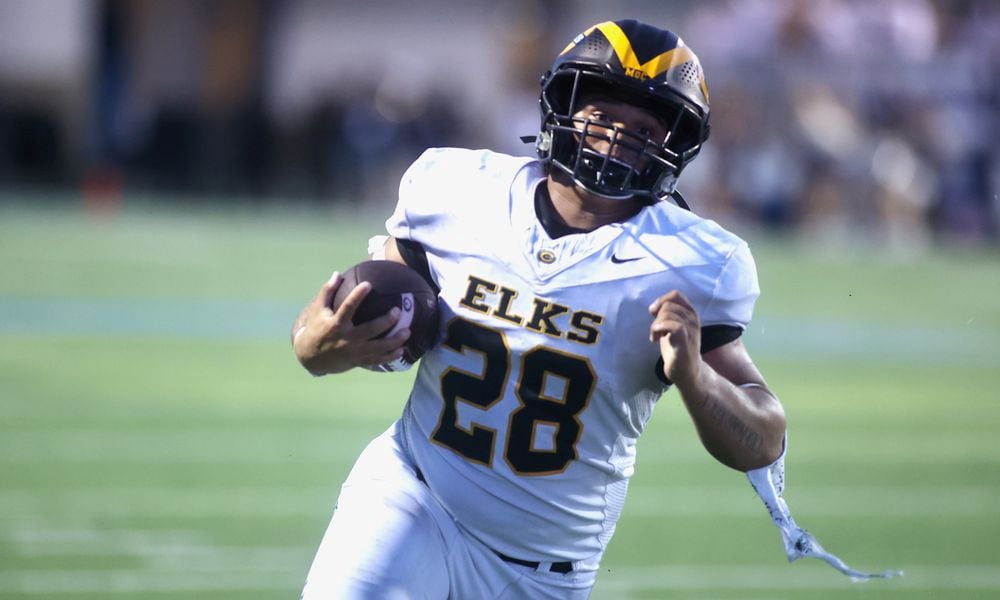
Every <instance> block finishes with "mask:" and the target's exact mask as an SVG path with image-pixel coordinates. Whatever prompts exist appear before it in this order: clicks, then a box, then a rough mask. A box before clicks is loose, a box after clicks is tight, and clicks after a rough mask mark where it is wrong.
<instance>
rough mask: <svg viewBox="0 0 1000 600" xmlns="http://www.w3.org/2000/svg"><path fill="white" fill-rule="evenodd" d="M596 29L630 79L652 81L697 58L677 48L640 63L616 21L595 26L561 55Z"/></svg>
mask: <svg viewBox="0 0 1000 600" xmlns="http://www.w3.org/2000/svg"><path fill="white" fill-rule="evenodd" d="M595 29H599V30H600V31H601V33H603V34H604V37H606V38H607V39H608V41H609V42H611V46H612V47H613V48H614V49H615V54H617V55H618V61H619V62H621V64H622V67H623V68H624V69H625V73H626V74H628V75H629V76H630V77H635V78H637V79H647V78H648V79H652V78H654V77H656V76H658V75H662V74H663V73H665V72H666V71H668V70H669V69H670V68H671V67H674V66H676V65H680V64H684V63H686V62H688V61H689V60H692V59H694V58H695V55H694V52H691V50H689V49H688V48H687V47H686V46H677V47H676V48H673V49H671V50H667V51H666V52H664V53H663V54H660V55H659V56H654V57H653V58H651V59H649V60H648V61H646V62H645V63H640V62H639V59H638V58H637V57H636V55H635V52H634V51H633V50H632V42H631V41H629V39H628V36H627V35H625V32H624V31H622V29H621V27H619V26H618V25H617V24H616V23H615V22H614V21H605V22H604V23H598V24H597V25H594V26H593V27H591V28H590V29H588V30H586V31H584V32H583V33H582V34H580V35H578V36H577V37H576V39H575V40H573V41H572V42H570V44H569V45H568V46H566V47H565V48H564V49H563V51H562V52H560V54H565V53H566V52H568V51H569V50H570V49H571V48H573V47H574V46H576V45H577V44H578V43H580V42H581V41H583V40H584V39H585V38H586V37H587V36H589V35H590V34H591V33H593V31H594V30H595ZM702 88H704V81H703V82H702ZM706 95H707V94H706Z"/></svg>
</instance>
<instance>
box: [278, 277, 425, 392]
mask: <svg viewBox="0 0 1000 600" xmlns="http://www.w3.org/2000/svg"><path fill="white" fill-rule="evenodd" d="M342 282H343V277H341V275H340V273H334V274H333V277H331V278H330V280H329V281H327V282H326V283H325V284H323V287H321V288H320V290H319V293H317V294H316V296H315V297H314V298H313V299H312V300H311V301H310V302H309V304H308V305H306V307H305V308H304V309H302V312H301V313H300V314H299V317H298V318H297V319H296V320H295V325H294V326H293V328H292V347H293V348H294V349H295V356H296V357H298V359H299V362H300V363H302V366H303V367H305V368H306V370H308V371H309V372H310V373H312V374H313V375H327V374H332V373H342V372H344V371H347V370H348V369H352V368H354V367H358V366H362V365H379V364H384V363H388V362H391V361H394V360H396V359H398V358H399V357H401V356H402V355H403V344H404V343H405V342H406V340H407V339H408V338H409V337H410V330H409V329H406V328H404V329H401V330H399V331H397V332H396V333H395V334H393V335H391V336H387V337H385V338H381V339H372V338H373V337H375V336H377V335H378V334H379V333H381V332H383V331H385V330H387V329H389V328H390V327H392V326H393V325H395V324H396V321H398V320H399V309H398V308H394V309H392V310H390V311H389V312H388V313H386V314H384V315H382V316H380V317H377V318H375V319H372V320H371V321H367V322H365V323H362V324H360V325H354V323H352V319H353V318H354V313H355V312H356V311H357V309H358V306H360V305H361V301H362V300H364V299H365V296H367V295H368V292H370V291H371V284H370V283H367V282H363V283H360V284H358V286H357V287H356V288H354V289H353V290H351V292H350V294H348V295H347V297H346V298H344V301H343V302H341V303H340V306H338V307H336V310H334V309H333V308H331V307H330V302H331V299H332V298H333V295H334V294H335V293H336V292H337V288H338V287H340V284H341V283H342Z"/></svg>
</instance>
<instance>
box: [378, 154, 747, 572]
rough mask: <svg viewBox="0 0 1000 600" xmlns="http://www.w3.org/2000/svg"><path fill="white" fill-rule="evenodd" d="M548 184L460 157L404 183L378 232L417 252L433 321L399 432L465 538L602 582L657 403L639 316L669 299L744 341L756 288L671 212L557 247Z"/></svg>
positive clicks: (418, 171)
mask: <svg viewBox="0 0 1000 600" xmlns="http://www.w3.org/2000/svg"><path fill="white" fill-rule="evenodd" d="M544 180H545V173H544V171H543V168H542V165H541V164H540V163H539V162H538V161H536V160H532V159H530V158H523V157H511V156H506V155H502V154H497V153H493V152H489V151H471V150H459V149H433V150H428V151H427V152H426V153H424V155H423V156H421V157H420V158H419V159H418V160H417V161H416V162H415V163H414V164H413V165H412V166H411V167H410V168H409V170H408V171H407V172H406V174H405V175H404V176H403V179H402V182H401V185H400V192H399V204H398V207H397V208H396V211H395V212H394V214H393V215H392V216H391V217H390V218H389V220H388V221H387V223H386V226H387V229H388V232H389V234H390V235H392V236H394V237H396V238H401V239H409V240H413V241H415V242H419V243H420V244H421V245H422V246H423V248H424V250H425V251H426V254H427V260H428V265H429V268H430V273H431V275H432V277H433V279H434V281H435V282H436V283H437V285H438V287H440V289H441V292H440V296H439V305H440V308H441V315H442V318H441V334H440V341H439V343H438V344H437V345H436V346H435V347H434V348H433V349H432V350H431V351H430V352H428V353H427V354H426V355H425V356H424V357H423V359H422V360H421V361H420V366H419V370H418V372H417V376H416V380H415V383H414V388H413V391H412V393H411V396H410V399H409V401H408V403H407V406H406V409H405V411H404V414H403V417H402V424H403V427H404V428H405V436H406V443H407V444H408V449H409V451H410V453H411V454H412V456H413V459H414V461H415V462H416V464H417V466H418V467H419V468H420V470H421V472H422V474H423V477H424V479H425V480H426V482H427V484H428V486H429V487H430V489H431V491H432V493H433V494H434V495H435V496H436V497H437V498H438V500H439V501H440V502H441V503H442V504H443V505H444V506H445V507H446V508H447V510H449V511H450V512H451V514H452V515H453V516H454V518H455V519H456V521H457V522H458V524H459V525H460V526H461V527H462V528H464V529H465V530H466V531H468V532H469V533H470V534H471V535H473V536H475V537H477V538H478V539H480V540H481V541H482V542H484V543H485V544H486V545H488V546H490V547H491V548H493V549H494V550H496V551H499V552H501V553H503V554H506V555H508V556H512V557H516V558H519V559H523V560H531V561H540V562H541V561H577V565H578V568H579V567H581V566H582V567H584V568H586V567H587V566H589V567H590V568H596V565H597V562H598V561H599V560H600V556H601V555H602V553H603V551H604V549H605V547H606V546H607V543H608V541H609V540H610V538H611V535H612V533H613V532H614V528H615V523H616V522H617V520H618V517H619V514H620V511H621V508H622V504H623V502H624V500H625V492H626V488H627V486H628V480H629V477H630V476H631V475H632V472H633V466H634V463H635V445H636V441H637V440H638V438H639V436H640V434H641V433H642V431H643V428H644V427H645V425H646V423H647V422H648V420H649V418H650V416H651V414H652V410H653V406H654V405H655V404H656V401H657V399H658V398H659V397H660V395H661V394H662V393H663V392H664V389H665V386H664V384H663V383H662V382H661V381H660V380H659V379H658V378H657V375H656V365H657V361H658V359H659V356H660V355H659V347H658V345H657V344H656V343H652V342H650V341H649V327H650V324H651V323H652V317H651V315H650V314H649V312H648V307H649V305H650V304H651V303H652V302H653V301H654V300H655V299H656V298H657V297H659V296H661V295H662V294H665V293H667V292H669V291H671V290H679V291H681V292H682V293H683V294H684V295H685V296H686V297H687V298H688V299H689V300H690V301H691V303H692V305H693V306H694V307H695V308H696V309H697V311H698V313H699V315H700V317H701V321H702V325H703V326H706V325H722V324H724V325H732V326H737V327H741V328H745V327H746V325H747V323H749V321H750V316H751V312H752V310H753V304H754V301H755V300H756V298H757V295H758V293H759V292H758V286H757V275H756V269H755V266H754V263H753V259H752V257H751V255H750V251H749V249H748V248H747V245H746V243H745V242H744V241H743V240H741V239H739V238H738V237H736V236H734V235H733V234H731V233H729V232H727V231H726V230H724V229H722V228H721V227H720V226H719V225H717V224H716V223H714V222H712V221H709V220H706V219H703V218H700V217H698V216H697V215H695V214H693V213H691V212H689V211H686V210H684V209H681V208H679V207H677V206H675V205H673V204H672V203H668V202H660V203H657V204H654V205H652V206H649V207H646V208H644V209H642V210H641V211H640V212H639V213H638V214H636V215H635V216H633V217H632V218H631V219H629V220H628V221H625V222H621V223H614V224H610V225H605V226H603V227H600V228H598V229H596V230H594V231H591V232H589V233H574V234H570V235H565V236H562V237H559V238H557V239H552V238H550V237H549V235H548V234H547V233H546V231H545V229H544V228H543V227H542V224H541V223H540V222H539V220H538V218H537V216H536V213H535V206H534V195H535V190H536V188H537V186H538V185H539V184H541V183H543V182H544Z"/></svg>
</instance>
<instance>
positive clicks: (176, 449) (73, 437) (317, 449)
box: [0, 421, 388, 464]
mask: <svg viewBox="0 0 1000 600" xmlns="http://www.w3.org/2000/svg"><path fill="white" fill-rule="evenodd" d="M387 423H388V421H387ZM372 437H373V436H372V435H371V434H369V433H366V432H357V431H356V430H353V429H348V428H343V429H337V428H333V427H330V428H317V429H313V430H309V429H305V428H302V429H297V430H296V431H295V433H294V436H291V437H290V436H289V433H288V431H286V430H282V429H277V428H266V429H265V428H245V429H240V430H234V431H220V430H219V429H218V428H215V429H213V428H204V429H198V428H194V427H192V428H186V429H184V430H183V431H178V430H166V431H162V430H153V431H122V430H120V429H113V428H110V427H107V428H105V427H88V428H78V429H56V428H49V429H34V430H32V431H7V432H4V434H3V436H2V437H0V456H3V457H4V460H5V462H7V463H12V464H37V463H58V464H66V463H69V464H76V463H89V462H99V463H103V464H134V463H143V464H145V463H168V464H178V463H196V464H216V463H244V462H246V463H253V464H262V463H267V464H272V463H292V462H294V463H299V462H302V461H308V462H310V463H313V462H317V461H328V460H331V459H343V458H345V457H352V458H353V457H354V456H356V455H357V454H359V453H360V452H361V450H362V449H363V448H364V447H365V445H367V444H368V442H369V441H370V440H371V438H372Z"/></svg>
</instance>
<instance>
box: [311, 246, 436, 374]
mask: <svg viewBox="0 0 1000 600" xmlns="http://www.w3.org/2000/svg"><path fill="white" fill-rule="evenodd" d="M343 277H344V281H343V282H342V283H341V284H340V287H338V288H337V291H336V293H335V294H334V295H333V298H332V300H331V302H330V307H331V308H333V309H334V310H336V308H337V307H338V306H340V303H341V302H343V301H344V298H346V297H347V294H349V293H350V292H351V290H353V289H354V288H355V287H357V286H358V284H359V283H361V282H362V281H367V282H369V283H371V285H372V289H371V291H370V292H368V295H367V296H365V299H364V300H363V301H362V302H361V305H360V306H359V307H358V310H357V312H355V313H354V318H353V319H352V321H353V322H354V324H355V325H360V324H361V323H365V322H367V321H370V320H372V319H374V318H376V317H380V316H382V315H384V314H385V313H387V312H389V310H391V309H392V308H393V307H398V308H399V309H400V311H402V313H401V315H400V317H399V321H398V323H397V324H396V326H395V327H393V328H390V329H387V330H386V331H383V332H382V333H380V334H379V335H378V336H376V338H380V337H384V336H386V335H389V333H391V332H395V331H398V330H399V329H401V328H403V327H409V329H410V338H409V339H408V340H407V341H406V345H405V346H404V348H403V357H402V358H401V359H399V360H398V361H394V362H392V363H389V364H384V365H378V366H374V367H366V368H368V369H370V370H373V371H404V370H406V369H408V368H410V367H411V366H413V364H414V363H416V362H417V360H419V359H420V357H421V356H423V355H424V353H425V352H427V350H428V349H430V347H431V346H433V345H434V342H435V341H436V340H437V335H438V321H439V318H440V317H439V315H438V306H437V292H436V291H435V290H434V289H433V288H432V287H431V285H430V284H429V283H428V282H427V281H426V280H425V279H424V278H423V276H422V275H420V273H417V272H416V271H414V270H413V269H411V268H410V267H407V266H406V265H403V264H400V263H397V262H393V261H389V260H366V261H364V262H361V263H358V264H356V265H354V266H353V267H351V268H349V269H347V270H346V271H344V273H343Z"/></svg>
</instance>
